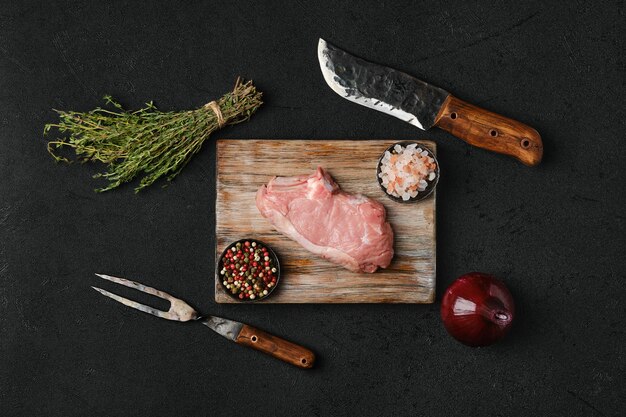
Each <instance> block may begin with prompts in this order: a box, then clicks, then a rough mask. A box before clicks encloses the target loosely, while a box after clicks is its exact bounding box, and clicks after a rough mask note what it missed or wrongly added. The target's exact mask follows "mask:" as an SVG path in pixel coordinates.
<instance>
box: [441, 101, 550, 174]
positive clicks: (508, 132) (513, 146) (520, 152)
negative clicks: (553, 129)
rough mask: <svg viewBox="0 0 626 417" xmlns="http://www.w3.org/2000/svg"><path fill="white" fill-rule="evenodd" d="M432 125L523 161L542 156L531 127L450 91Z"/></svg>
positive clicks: (533, 162) (532, 161)
mask: <svg viewBox="0 0 626 417" xmlns="http://www.w3.org/2000/svg"><path fill="white" fill-rule="evenodd" d="M435 126H437V127H439V128H441V129H443V130H445V131H447V132H449V133H451V134H453V135H454V136H456V137H457V138H459V139H462V140H464V141H465V142H467V143H469V144H470V145H473V146H477V147H479V148H483V149H487V150H490V151H493V152H498V153H501V154H505V155H509V156H512V157H514V158H517V159H518V160H519V161H521V162H522V163H524V164H526V165H530V166H534V165H537V164H539V162H541V157H542V156H543V144H542V142H541V136H539V133H537V131H536V130H535V129H533V128H532V127H530V126H527V125H525V124H523V123H521V122H518V121H516V120H513V119H509V118H506V117H504V116H501V115H499V114H496V113H493V112H490V111H488V110H485V109H481V108H480V107H478V106H474V105H473V104H470V103H467V102H465V101H463V100H460V99H458V98H456V97H454V96H452V95H449V96H448V98H447V99H446V101H445V102H444V103H443V105H442V106H441V110H440V111H439V114H438V115H437V118H436V119H435Z"/></svg>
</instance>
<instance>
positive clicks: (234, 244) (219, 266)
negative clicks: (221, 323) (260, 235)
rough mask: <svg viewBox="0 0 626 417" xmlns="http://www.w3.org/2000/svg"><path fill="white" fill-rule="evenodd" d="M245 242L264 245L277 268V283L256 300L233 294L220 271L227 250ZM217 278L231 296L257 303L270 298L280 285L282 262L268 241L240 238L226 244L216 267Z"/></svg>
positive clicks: (238, 299)
mask: <svg viewBox="0 0 626 417" xmlns="http://www.w3.org/2000/svg"><path fill="white" fill-rule="evenodd" d="M244 242H250V243H252V242H256V244H257V246H263V247H264V248H266V249H267V252H268V253H269V257H270V259H271V260H272V261H273V263H274V268H276V284H275V285H274V286H272V287H271V288H270V289H268V290H267V295H266V296H265V297H262V298H255V299H254V300H251V299H249V298H244V299H241V298H239V296H238V295H235V294H233V293H232V292H230V290H229V289H228V288H226V286H225V285H224V280H223V279H222V275H220V271H221V270H222V268H224V264H223V262H222V259H224V255H226V252H227V251H229V250H230V248H232V247H233V246H236V245H237V243H241V245H242V246H243V244H244ZM215 279H217V280H218V281H219V283H220V285H221V286H222V289H223V290H224V292H225V293H226V294H228V295H229V296H230V297H231V298H233V299H234V300H237V301H238V302H240V303H255V302H257V301H263V300H265V299H266V298H268V297H269V296H270V295H272V293H273V292H274V290H275V289H276V287H278V283H279V282H280V262H279V261H278V256H276V253H275V252H274V250H273V249H272V248H271V247H270V246H269V245H267V244H266V243H264V242H261V241H260V240H257V239H240V240H237V241H236V242H233V243H231V244H230V245H228V246H226V249H224V251H223V252H222V254H221V255H220V257H219V258H218V260H217V267H216V269H215Z"/></svg>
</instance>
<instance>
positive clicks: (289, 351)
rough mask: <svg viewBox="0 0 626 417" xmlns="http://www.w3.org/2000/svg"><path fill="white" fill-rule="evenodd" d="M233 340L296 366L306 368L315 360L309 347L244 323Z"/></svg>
mask: <svg viewBox="0 0 626 417" xmlns="http://www.w3.org/2000/svg"><path fill="white" fill-rule="evenodd" d="M235 342H237V343H239V344H240V345H244V346H248V347H251V348H253V349H256V350H260V351H261V352H263V353H267V354H268V355H271V356H273V357H275V358H277V359H280V360H281V361H284V362H287V363H290V364H292V365H295V366H297V367H298V368H303V369H308V368H311V367H312V366H313V363H314V362H315V354H314V353H313V352H311V351H310V350H309V349H307V348H304V347H302V346H299V345H296V344H295V343H291V342H288V341H287V340H285V339H281V338H280V337H276V336H274V335H271V334H269V333H266V332H264V331H263V330H259V329H257V328H254V327H252V326H248V325H247V324H244V325H243V327H242V328H241V331H240V332H239V336H237V340H235Z"/></svg>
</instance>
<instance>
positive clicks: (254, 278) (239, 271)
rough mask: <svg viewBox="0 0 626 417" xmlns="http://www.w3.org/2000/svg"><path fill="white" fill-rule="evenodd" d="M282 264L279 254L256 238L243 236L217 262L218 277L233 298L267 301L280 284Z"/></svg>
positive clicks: (243, 300)
mask: <svg viewBox="0 0 626 417" xmlns="http://www.w3.org/2000/svg"><path fill="white" fill-rule="evenodd" d="M279 278H280V263H279V262H278V257H277V256H276V253H275V252H274V251H273V250H272V248H270V247H269V246H268V245H266V244H265V243H263V242H261V241H260V240H256V239H241V240H238V241H236V242H234V243H231V244H230V245H228V246H227V247H226V249H224V252H222V255H221V256H220V258H219V260H218V262H217V268H216V279H217V280H219V282H220V283H221V284H222V288H223V289H224V291H225V292H226V294H228V295H229V296H231V297H232V298H233V299H235V300H237V301H241V302H255V301H261V300H265V299H266V298H267V297H269V296H270V294H272V292H273V291H274V290H275V289H276V287H277V286H278V282H279Z"/></svg>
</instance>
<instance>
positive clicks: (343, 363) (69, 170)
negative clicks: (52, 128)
mask: <svg viewBox="0 0 626 417" xmlns="http://www.w3.org/2000/svg"><path fill="white" fill-rule="evenodd" d="M624 23H625V18H624V2H623V1H603V2H600V1H598V2H561V1H550V2H546V1H523V2H500V1H489V2H479V3H474V2H462V1H418V2H391V1H380V2H370V3H368V4H362V3H361V2H326V3H323V2H318V1H284V2H278V1H265V2H231V1H211V2H200V1H185V2H173V1H170V2H160V1H152V2H150V1H111V2H108V1H100V2H65V1H50V2H43V1H41V2H26V1H25V2H22V1H15V2H7V1H3V2H2V5H1V6H0V141H1V142H0V143H1V146H0V244H1V246H0V415H2V416H14V415H15V416H17V415H22V416H39V415H57V416H73V415H76V416H116V415H133V416H165V415H184V416H196V415H197V416H206V415H226V416H229V415H263V416H265V415H277V416H278V415H280V416H286V415H318V416H321V415H324V416H348V415H351V416H352V415H354V416H361V415H363V416H396V415H441V416H451V415H471V416H482V415H493V416H497V415H537V416H547V415H570V416H571V415H581V416H610V415H624V413H625V412H626V407H625V397H626V392H625V383H624V362H625V361H624V354H625V352H624V344H625V342H626V338H625V337H624V316H625V315H624V310H625V309H624V298H625V295H626V293H625V290H624V288H625V285H624V278H625V274H624V267H625V266H626V265H625V262H624V255H625V248H626V245H625V241H624V223H625V221H626V220H625V217H624V216H625V215H624V206H625V204H626V201H625V198H624V197H625V193H624V188H625V186H624V169H623V167H624V164H623V162H622V160H623V159H624V157H625V156H626V155H625V149H626V147H625V146H624V139H625V138H624V131H625V130H626V125H625V123H624V120H625V119H626V114H625V111H624V90H625V88H624V82H625V72H626V71H625V60H624V33H625V27H624V26H625V25H624ZM320 36H321V37H324V38H326V39H327V40H329V41H331V42H334V43H336V44H337V45H338V46H341V47H343V48H345V49H347V50H349V51H351V52H353V53H354V54H357V55H360V56H362V57H365V58H368V59H370V60H373V61H376V62H381V63H385V64H387V65H389V66H392V67H396V68H399V69H402V70H404V71H406V72H409V73H411V74H415V75H417V76H421V77H423V78H424V79H426V80H428V81H430V82H432V83H434V84H436V85H439V86H442V87H444V88H446V89H449V90H450V91H451V92H453V93H455V94H456V95H457V96H459V97H460V98H462V99H466V100H468V101H471V102H473V103H475V104H478V105H482V106H484V107H486V108H488V109H490V110H494V111H496V112H500V113H502V114H504V115H508V116H510V117H513V118H516V119H519V120H521V121H523V122H526V123H528V124H530V125H531V126H534V127H536V128H537V130H538V131H539V132H540V133H541V134H542V136H543V139H544V142H545V158H544V161H543V163H542V164H541V165H540V166H539V167H537V168H528V167H525V166H523V165H521V164H519V163H517V162H515V161H514V160H512V159H508V158H505V157H501V156H498V155H495V154H491V153H488V152H485V151H482V150H478V149H474V148H470V147H469V146H467V145H466V144H464V143H463V142H461V141H459V140H457V139H455V138H453V137H452V136H450V135H448V134H446V133H444V132H442V131H437V130H433V131H429V132H422V131H419V130H417V129H416V128H414V127H413V126H410V125H408V124H405V123H402V122H401V121H399V120H396V119H394V118H392V117H389V116H386V115H384V114H382V113H377V112H374V111H371V110H368V109H366V108H363V107H360V106H357V105H354V104H351V103H349V102H347V101H345V100H342V99H341V98H339V97H338V96H337V95H335V93H333V92H332V91H331V90H330V89H329V88H328V87H327V86H326V85H325V83H324V81H323V79H322V75H321V74H320V71H319V68H318V63H317V55H316V46H317V40H318V37H320ZM237 75H242V76H245V77H248V78H253V79H254V81H255V83H256V84H257V85H258V87H259V89H261V90H262V91H264V92H265V98H266V104H265V105H264V106H263V108H262V109H261V110H260V111H259V112H258V114H256V115H255V116H253V118H252V120H251V121H250V122H249V123H247V124H243V125H239V126H237V127H231V128H227V129H224V130H223V131H221V132H219V133H218V134H216V135H215V137H214V139H216V138H305V139H309V138H310V139H331V138H350V139H371V138H396V139H398V140H406V139H433V140H435V141H436V142H437V144H438V146H439V155H440V157H439V160H440V163H441V167H442V176H441V182H440V183H439V189H438V204H437V240H438V260H437V268H438V273H437V301H436V303H435V304H433V305H217V304H216V303H215V302H214V301H213V289H212V288H213V272H214V255H213V250H214V247H213V245H214V240H213V233H214V226H213V225H214V221H215V219H214V199H215V187H214V185H213V184H214V181H215V174H214V156H215V145H214V142H213V141H209V142H208V143H206V144H205V146H204V148H203V149H202V151H201V152H200V154H199V155H197V156H196V157H195V158H194V159H193V161H192V162H191V163H190V164H189V166H188V167H187V168H186V169H185V170H184V172H183V174H182V175H180V176H179V178H178V179H177V180H176V181H175V182H174V183H173V184H172V185H171V186H170V187H168V188H166V189H161V188H160V187H153V188H152V189H149V190H147V191H146V192H142V193H141V194H139V195H135V194H133V192H132V187H129V186H126V187H123V188H122V189H119V190H116V191H114V192H109V193H106V194H101V195H100V194H95V193H94V192H93V188H94V187H96V186H97V185H99V184H101V183H99V182H98V181H97V180H94V179H91V175H93V174H95V173H97V172H99V171H101V170H102V167H101V166H98V165H95V164H87V165H85V166H79V165H73V166H63V165H55V164H54V163H53V161H52V159H51V158H50V157H49V156H48V154H47V152H46V147H45V139H44V138H43V137H42V129H43V126H44V124H45V123H48V122H53V121H55V120H57V119H56V118H55V114H54V113H53V112H52V110H51V109H52V108H59V109H66V110H70V109H71V110H83V111H85V110H90V109H92V108H94V107H96V106H98V105H100V104H101V103H102V100H101V97H102V96H103V95H104V94H112V95H113V96H114V97H116V98H118V99H119V100H120V101H121V102H122V103H123V104H124V105H126V106H127V107H129V108H131V109H135V108H138V107H139V106H141V105H142V104H143V103H144V102H146V101H148V100H154V101H155V103H157V104H158V105H159V106H160V108H162V109H165V110H174V109H188V108H195V107H198V106H200V105H202V104H204V103H206V102H207V101H209V100H211V99H214V98H217V97H219V96H221V95H222V94H223V93H224V92H226V91H228V90H229V89H230V88H231V87H232V85H233V82H234V80H235V77H236V76H237ZM349 157H350V155H346V158H349ZM473 270H481V271H485V272H489V273H493V274H495V275H497V276H499V277H501V278H503V279H504V280H505V281H506V283H507V284H508V285H509V287H510V289H511V291H512V293H513V294H514V297H515V300H516V302H517V307H518V317H517V322H516V323H515V326H514V329H513V331H512V333H511V334H510V335H509V337H508V338H506V339H505V340H504V341H503V342H502V343H500V344H498V345H495V346H493V347H489V348H482V349H471V348H467V347H465V346H462V345H461V344H459V343H457V342H456V341H455V340H453V339H452V338H451V337H449V336H448V335H447V333H446V331H445V330H444V328H443V326H442V323H441V320H440V317H439V305H440V296H441V294H442V293H443V291H444V289H445V288H446V287H447V286H448V285H449V284H450V283H451V282H452V281H453V280H454V279H455V278H456V277H457V276H459V275H460V274H462V273H465V272H469V271H473ZM94 272H105V273H110V274H114V275H121V276H125V277H129V278H134V279H137V280H139V281H141V282H143V283H146V284H151V285H153V286H155V287H157V288H160V289H163V290H166V291H170V292H172V293H173V294H175V295H177V296H179V297H181V298H184V299H185V300H187V301H189V302H190V303H191V304H193V305H194V306H196V307H197V308H198V309H199V310H200V311H202V312H205V313H214V314H217V315H223V316H226V317H230V318H234V319H238V320H241V321H244V322H248V323H251V324H253V325H257V326H259V327H261V328H263V329H266V330H268V331H270V332H273V333H276V334H278V335H281V336H284V337H286V338H289V339H292V340H294V341H296V342H299V343H301V344H304V345H306V346H309V347H311V348H312V349H314V350H315V351H316V352H317V354H318V360H319V362H318V366H317V367H316V369H314V370H312V371H301V370H298V369H295V368H292V367H291V366H289V365H285V364H283V363H281V362H279V361H276V360H273V359H271V358H268V357H265V356H264V355H261V354H260V353H257V352H254V351H252V350H248V349H245V348H242V347H239V346H236V345H234V344H232V343H230V342H228V341H226V340H225V339H223V338H221V337H219V336H217V335H215V334H213V333H212V332H210V331H209V330H207V329H205V328H204V327H202V326H199V325H198V326H196V325H193V324H189V325H181V324H178V323H174V322H167V321H164V320H158V319H155V318H152V317H149V316H147V315H144V314H141V313H138V312H136V311H133V310H131V309H128V308H125V307H123V306H121V305H117V304H116V303H115V302H113V301H110V300H108V299H106V298H104V297H102V296H100V295H99V294H97V293H96V292H94V291H93V290H91V289H90V285H95V284H102V282H100V281H99V280H98V279H96V278H95V277H94V275H93V273H94ZM364 279H367V278H364ZM106 288H111V286H106ZM123 294H124V295H128V294H129V293H128V292H123Z"/></svg>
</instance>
